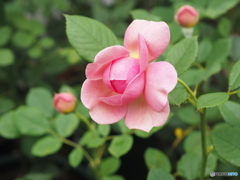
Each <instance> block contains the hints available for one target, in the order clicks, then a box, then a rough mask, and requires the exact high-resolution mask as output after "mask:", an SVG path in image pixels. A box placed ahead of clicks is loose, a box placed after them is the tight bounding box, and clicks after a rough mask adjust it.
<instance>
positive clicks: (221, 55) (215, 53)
mask: <svg viewBox="0 0 240 180" xmlns="http://www.w3.org/2000/svg"><path fill="white" fill-rule="evenodd" d="M231 41H232V40H231V38H221V39H218V40H217V41H216V42H214V44H213V48H212V51H211V53H210V54H209V55H208V56H207V60H208V61H207V67H211V66H213V64H215V63H222V62H224V60H225V59H226V58H227V56H228V55H229V53H230V51H231V44H232V42H231Z"/></svg>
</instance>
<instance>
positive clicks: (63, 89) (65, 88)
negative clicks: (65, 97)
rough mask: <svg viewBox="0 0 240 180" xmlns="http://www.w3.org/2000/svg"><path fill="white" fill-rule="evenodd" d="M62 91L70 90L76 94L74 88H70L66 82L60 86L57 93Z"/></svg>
mask: <svg viewBox="0 0 240 180" xmlns="http://www.w3.org/2000/svg"><path fill="white" fill-rule="evenodd" d="M62 92H70V93H72V94H74V95H75V96H76V97H77V95H78V93H77V92H76V91H75V89H74V88H72V87H71V86H68V85H66V84H64V85H62V86H61V87H60V89H59V93H62Z"/></svg>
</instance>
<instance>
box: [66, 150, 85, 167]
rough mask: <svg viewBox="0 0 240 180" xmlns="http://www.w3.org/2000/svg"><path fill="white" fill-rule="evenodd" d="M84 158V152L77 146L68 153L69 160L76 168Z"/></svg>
mask: <svg viewBox="0 0 240 180" xmlns="http://www.w3.org/2000/svg"><path fill="white" fill-rule="evenodd" d="M82 159H83V153H82V152H81V151H80V150H79V149H77V148H75V149H73V150H72V151H71V152H70V154H69V155H68V162H69V164H70V165H71V166H72V167H74V168H75V167H78V165H79V164H80V163H81V161H82Z"/></svg>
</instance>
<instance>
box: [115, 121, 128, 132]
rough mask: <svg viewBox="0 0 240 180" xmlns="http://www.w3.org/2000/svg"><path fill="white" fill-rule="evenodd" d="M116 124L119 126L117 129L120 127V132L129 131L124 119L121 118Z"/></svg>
mask: <svg viewBox="0 0 240 180" xmlns="http://www.w3.org/2000/svg"><path fill="white" fill-rule="evenodd" d="M116 124H117V125H118V127H119V129H120V131H121V133H122V134H124V133H128V132H130V131H131V129H129V128H128V127H127V126H126V124H125V121H124V119H121V120H120V121H118V122H117V123H116Z"/></svg>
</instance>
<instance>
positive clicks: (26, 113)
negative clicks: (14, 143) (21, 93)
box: [14, 106, 49, 136]
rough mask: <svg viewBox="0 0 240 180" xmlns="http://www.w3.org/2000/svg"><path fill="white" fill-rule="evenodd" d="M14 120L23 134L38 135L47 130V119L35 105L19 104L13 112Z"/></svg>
mask: <svg viewBox="0 0 240 180" xmlns="http://www.w3.org/2000/svg"><path fill="white" fill-rule="evenodd" d="M14 121H15V124H16V125H17V127H18V129H19V131H20V132H21V134H23V135H29V136H40V135H43V134H46V133H47V132H48V128H49V122H48V120H47V119H46V117H45V115H44V114H43V113H42V112H41V111H40V110H39V109H37V108H35V107H29V106H20V107H19V108H18V109H17V110H16V111H15V113H14Z"/></svg>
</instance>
